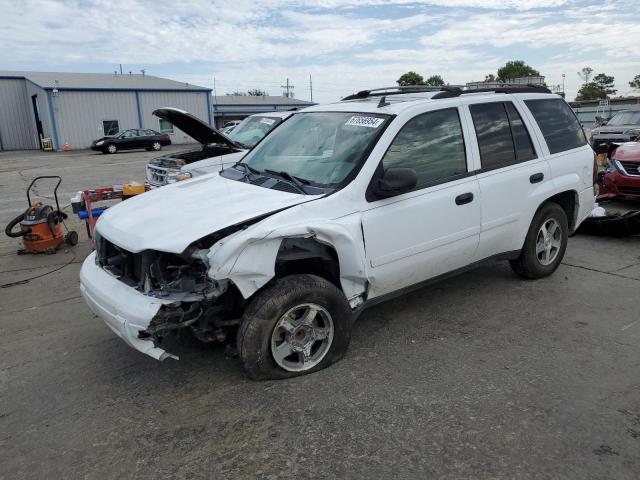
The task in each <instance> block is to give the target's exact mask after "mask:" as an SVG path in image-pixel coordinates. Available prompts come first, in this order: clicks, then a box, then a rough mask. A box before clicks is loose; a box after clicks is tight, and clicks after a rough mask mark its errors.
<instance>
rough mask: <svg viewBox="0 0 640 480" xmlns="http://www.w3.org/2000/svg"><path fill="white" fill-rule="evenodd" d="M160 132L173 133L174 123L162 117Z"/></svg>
mask: <svg viewBox="0 0 640 480" xmlns="http://www.w3.org/2000/svg"><path fill="white" fill-rule="evenodd" d="M160 133H173V124H172V123H171V122H169V121H167V120H163V119H160Z"/></svg>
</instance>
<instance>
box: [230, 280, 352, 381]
mask: <svg viewBox="0 0 640 480" xmlns="http://www.w3.org/2000/svg"><path fill="white" fill-rule="evenodd" d="M353 318H354V317H353V314H352V313H351V309H350V308H349V305H348V303H347V300H346V298H345V297H344V295H343V293H342V292H341V291H340V290H339V289H338V288H336V287H335V285H333V284H332V283H330V282H329V281H327V280H325V279H324V278H320V277H317V276H315V275H291V276H287V277H284V278H279V279H277V280H276V281H275V282H274V283H273V285H271V286H270V287H267V288H265V289H264V290H263V291H262V292H260V293H258V294H257V296H256V298H254V299H253V301H252V302H251V303H250V304H249V306H248V307H247V309H246V311H245V313H244V315H243V317H242V323H241V325H240V328H239V330H238V338H237V344H238V353H239V355H240V358H241V360H242V362H243V364H244V368H245V370H246V372H247V374H248V375H249V377H251V378H253V379H256V380H258V379H259V380H266V379H280V378H289V377H294V376H297V375H304V374H307V373H311V372H315V371H318V370H321V369H323V368H325V367H327V366H329V365H331V364H332V363H334V362H336V361H338V360H340V359H341V358H342V357H343V356H344V354H345V352H346V351H347V348H348V346H349V340H350V339H351V327H352V325H353Z"/></svg>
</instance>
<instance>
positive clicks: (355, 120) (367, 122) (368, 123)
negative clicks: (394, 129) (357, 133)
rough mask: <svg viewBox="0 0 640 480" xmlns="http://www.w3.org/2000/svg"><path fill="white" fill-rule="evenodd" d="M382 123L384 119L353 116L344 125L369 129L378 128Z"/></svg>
mask: <svg viewBox="0 0 640 480" xmlns="http://www.w3.org/2000/svg"><path fill="white" fill-rule="evenodd" d="M383 122H384V118H378V117H361V116H359V115H354V116H353V117H351V118H350V119H349V120H347V123H345V125H355V126H356V127H369V128H378V127H379V126H380V125H382V123H383Z"/></svg>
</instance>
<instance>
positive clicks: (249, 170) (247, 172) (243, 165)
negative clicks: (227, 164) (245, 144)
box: [233, 161, 260, 181]
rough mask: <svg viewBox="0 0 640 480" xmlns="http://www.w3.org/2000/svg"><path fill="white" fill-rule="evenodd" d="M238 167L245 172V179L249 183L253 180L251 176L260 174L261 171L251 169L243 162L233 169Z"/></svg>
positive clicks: (235, 165)
mask: <svg viewBox="0 0 640 480" xmlns="http://www.w3.org/2000/svg"><path fill="white" fill-rule="evenodd" d="M236 167H240V168H241V169H242V170H243V171H244V177H243V179H245V178H246V179H248V180H249V181H251V178H250V176H251V174H254V175H258V174H260V170H256V169H255V168H253V167H250V166H249V165H247V164H246V163H242V161H239V162H237V163H235V164H234V165H233V168H236Z"/></svg>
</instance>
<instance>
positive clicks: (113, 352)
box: [0, 152, 640, 479]
mask: <svg viewBox="0 0 640 480" xmlns="http://www.w3.org/2000/svg"><path fill="white" fill-rule="evenodd" d="M152 155H153V154H151V153H148V152H132V153H121V154H118V155H115V156H104V155H100V154H92V153H87V152H80V153H72V154H43V153H32V154H29V153H14V154H10V153H9V154H8V153H4V154H0V172H1V175H0V191H1V192H2V193H1V195H0V220H1V221H2V225H5V224H6V223H7V222H8V221H9V220H10V219H11V218H13V217H14V216H15V215H16V214H17V213H19V212H20V211H22V210H23V209H24V208H25V204H26V200H25V199H24V190H25V188H26V185H27V184H28V182H29V181H30V179H31V178H32V177H34V176H36V175H42V174H60V175H62V176H63V179H64V183H63V186H62V190H61V199H62V200H63V203H64V204H65V205H66V204H67V203H68V198H69V197H70V196H71V194H72V193H73V192H74V191H76V190H78V189H81V188H83V187H85V188H86V187H90V186H100V185H102V184H111V183H116V182H122V181H127V180H136V179H137V180H142V177H143V171H144V170H143V167H144V164H145V163H146V160H147V159H148V158H149V157H151V156H152ZM41 191H42V192H43V193H44V189H41ZM79 227H81V225H79V224H78V225H76V228H78V229H79V230H80V228H79ZM80 238H81V244H80V245H79V246H78V247H76V248H73V249H71V250H68V251H61V252H60V253H58V254H57V255H54V256H30V257H18V256H16V255H15V254H14V251H15V249H16V248H17V246H18V242H17V241H16V240H14V239H8V238H6V237H4V236H3V238H2V240H0V284H6V283H9V282H15V281H19V280H22V279H26V278H29V277H34V276H36V275H44V276H42V277H40V278H36V279H33V280H31V281H30V282H28V283H26V284H20V285H15V286H11V287H8V288H0V305H1V306H2V308H1V312H0V358H2V360H1V361H0V479H17V478H20V479H24V478H35V479H39V478H74V479H75V478H88V479H93V478H96V479H97V478H100V479H102V478H114V479H120V478H201V477H205V478H220V479H223V478H224V479H235V478H246V479H253V478H265V479H271V478H313V479H317V478H368V479H378V478H379V479H388V478H410V479H415V478H451V479H454V478H455V479H458V478H554V479H557V478H575V479H591V478H593V479H637V478H638V475H639V472H640V348H639V345H640V306H639V305H640V238H631V239H604V238H595V237H584V236H576V237H574V238H572V239H571V240H570V243H569V248H568V251H567V256H566V257H565V262H564V265H562V266H561V268H560V269H559V271H558V272H557V273H556V274H555V275H553V276H552V277H551V278H549V279H545V280H542V281H536V282H528V281H523V280H520V279H519V278H517V277H516V276H514V275H513V274H512V273H511V271H510V269H509V267H508V266H507V265H505V264H503V263H496V264H495V265H491V266H487V267H483V268H481V269H479V270H475V271H473V272H470V273H467V274H464V275H461V276H459V277H456V278H453V279H450V280H448V281H446V282H444V283H441V284H438V285H436V286H433V287H429V288H426V289H423V290H421V291H418V292H416V293H413V294H410V295H408V296H405V297H402V298H399V299H397V300H395V301H393V302H390V303H387V304H384V305H381V306H379V307H376V308H374V309H371V310H370V311H368V312H367V313H366V314H364V315H363V316H362V317H361V319H360V321H359V322H358V323H357V324H356V328H355V333H354V336H353V342H352V344H351V349H350V352H349V354H348V355H347V356H346V358H345V359H344V360H343V361H342V362H340V363H338V364H336V365H335V366H333V367H331V368H329V369H327V370H324V371H322V372H319V373H316V374H314V375H310V376H306V377H302V378H297V379H294V380H290V381H280V382H251V381H249V380H247V379H246V378H245V377H244V376H243V374H242V369H241V367H240V365H239V362H238V361H237V360H234V359H229V358H226V357H225V355H224V350H223V348H222V347H221V346H207V345H202V344H199V343H197V342H196V341H195V340H193V339H192V338H190V337H188V336H183V337H182V338H179V339H176V340H175V341H174V342H173V343H172V344H171V347H170V351H172V352H174V353H177V354H179V355H180V360H179V361H172V360H167V361H165V362H164V363H159V362H157V361H155V360H153V359H151V358H149V357H146V356H144V355H142V354H140V353H138V352H137V351H134V350H132V349H131V348H129V347H127V346H126V345H125V344H124V343H123V342H122V341H121V340H120V339H118V338H116V337H115V335H113V333H112V332H111V331H110V330H109V329H108V328H107V327H106V326H105V325H104V324H103V323H102V321H101V320H99V319H97V318H94V317H93V315H92V314H91V313H90V312H89V310H88V309H87V308H86V307H85V305H84V302H83V301H82V299H81V298H80V294H79V291H78V270H79V266H80V262H81V261H82V259H83V258H84V257H85V256H86V254H87V253H88V246H87V241H86V235H85V234H84V232H83V231H82V230H80ZM63 265H66V266H64V267H63V268H61V269H59V270H57V271H55V272H53V273H49V274H47V272H50V271H52V270H53V269H55V268H58V267H61V266H63ZM45 274H46V275H45Z"/></svg>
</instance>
